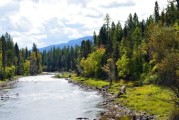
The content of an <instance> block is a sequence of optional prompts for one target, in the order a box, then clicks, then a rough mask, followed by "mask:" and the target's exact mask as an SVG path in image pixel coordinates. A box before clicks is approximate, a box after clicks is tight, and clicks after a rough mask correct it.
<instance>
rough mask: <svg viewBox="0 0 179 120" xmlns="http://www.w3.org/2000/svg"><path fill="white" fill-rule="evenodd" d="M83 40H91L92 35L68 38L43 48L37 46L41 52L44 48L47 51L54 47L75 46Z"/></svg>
mask: <svg viewBox="0 0 179 120" xmlns="http://www.w3.org/2000/svg"><path fill="white" fill-rule="evenodd" d="M83 40H93V36H86V37H82V38H78V39H74V40H70V41H68V42H67V43H60V44H56V45H50V46H47V47H43V48H39V51H40V52H42V51H44V50H46V51H49V50H50V49H51V48H53V47H55V48H63V47H65V46H66V47H67V46H73V47H74V46H75V45H81V42H82V41H83Z"/></svg>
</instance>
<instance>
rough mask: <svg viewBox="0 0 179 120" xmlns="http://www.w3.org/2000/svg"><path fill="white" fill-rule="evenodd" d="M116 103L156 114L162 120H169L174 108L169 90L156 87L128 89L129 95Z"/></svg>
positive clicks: (147, 86)
mask: <svg viewBox="0 0 179 120" xmlns="http://www.w3.org/2000/svg"><path fill="white" fill-rule="evenodd" d="M116 101H117V102H118V103H120V104H123V105H125V106H128V107H130V108H131V109H135V110H137V111H142V112H147V113H149V114H154V115H156V116H157V118H158V119H161V120H165V119H167V118H168V116H169V114H170V111H171V110H172V109H173V106H174V103H173V102H172V97H171V92H170V91H169V90H168V89H167V88H164V87H160V86H155V85H145V86H141V87H135V88H128V89H127V94H126V95H123V97H121V98H118V99H116Z"/></svg>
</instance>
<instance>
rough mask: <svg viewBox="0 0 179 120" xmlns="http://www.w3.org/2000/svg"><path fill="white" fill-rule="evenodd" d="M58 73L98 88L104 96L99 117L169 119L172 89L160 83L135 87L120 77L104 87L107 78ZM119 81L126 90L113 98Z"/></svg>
mask: <svg viewBox="0 0 179 120" xmlns="http://www.w3.org/2000/svg"><path fill="white" fill-rule="evenodd" d="M58 77H66V78H68V77H71V79H70V82H73V83H75V84H78V85H80V86H81V85H82V86H83V87H84V86H85V88H90V89H94V90H98V91H99V92H101V93H102V94H103V95H104V96H106V98H107V99H106V101H104V103H103V105H104V107H105V108H106V112H104V113H102V114H101V118H102V119H104V120H105V119H106V118H108V117H109V118H120V117H121V116H123V117H127V118H128V119H131V118H132V117H133V118H138V119H139V118H141V119H143V120H145V119H157V120H158V119H159V120H167V119H171V118H170V114H172V111H173V109H174V103H173V102H172V92H171V91H170V90H169V89H168V88H165V87H163V86H156V85H144V86H138V87H136V86H135V85H134V83H132V82H125V81H123V80H121V81H118V82H114V83H113V85H112V86H111V87H110V88H109V89H106V88H105V86H107V85H109V82H108V81H104V80H97V79H93V78H84V77H77V76H76V75H75V74H66V73H65V74H61V75H60V76H58ZM123 85H126V86H127V94H125V95H122V96H121V97H120V98H116V97H115V96H116V95H117V93H118V92H119V90H120V88H121V86H123ZM127 118H125V119H127Z"/></svg>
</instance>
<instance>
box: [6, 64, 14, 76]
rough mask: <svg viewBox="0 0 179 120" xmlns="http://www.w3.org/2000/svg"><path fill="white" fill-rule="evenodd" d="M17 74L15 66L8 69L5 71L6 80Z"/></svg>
mask: <svg viewBox="0 0 179 120" xmlns="http://www.w3.org/2000/svg"><path fill="white" fill-rule="evenodd" d="M14 74H15V66H10V67H6V68H5V71H4V75H5V78H8V79H10V78H12V77H13V76H14Z"/></svg>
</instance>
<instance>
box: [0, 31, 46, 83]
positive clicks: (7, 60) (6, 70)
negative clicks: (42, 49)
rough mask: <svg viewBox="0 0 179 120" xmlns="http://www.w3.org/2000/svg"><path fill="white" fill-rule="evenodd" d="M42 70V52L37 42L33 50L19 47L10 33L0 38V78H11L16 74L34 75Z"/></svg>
mask: <svg viewBox="0 0 179 120" xmlns="http://www.w3.org/2000/svg"><path fill="white" fill-rule="evenodd" d="M41 71H42V67H41V54H40V53H39V52H38V49H37V47H36V45H35V44H33V49H32V51H29V50H28V49H27V48H23V49H19V47H18V44H17V43H15V44H14V42H13V40H12V37H11V36H10V34H8V33H6V34H5V35H2V37H1V38H0V80H5V79H11V78H12V77H13V76H15V75H31V74H32V75H34V74H38V73H40V72H41Z"/></svg>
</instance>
